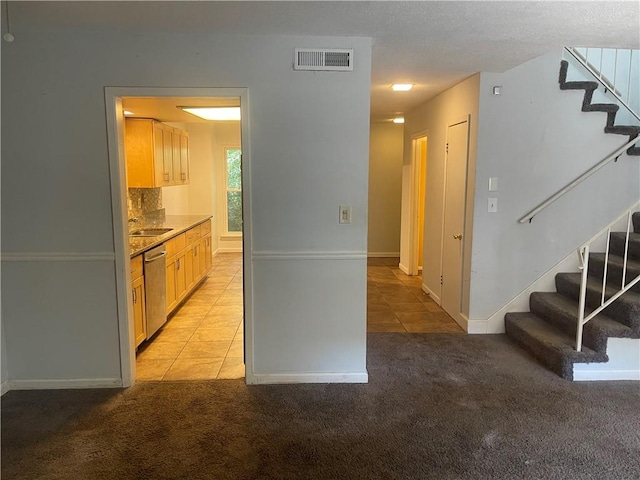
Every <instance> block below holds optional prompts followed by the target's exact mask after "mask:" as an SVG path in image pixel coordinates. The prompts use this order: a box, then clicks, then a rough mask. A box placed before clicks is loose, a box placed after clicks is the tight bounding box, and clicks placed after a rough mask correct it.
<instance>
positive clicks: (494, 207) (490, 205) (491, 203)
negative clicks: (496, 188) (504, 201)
mask: <svg viewBox="0 0 640 480" xmlns="http://www.w3.org/2000/svg"><path fill="white" fill-rule="evenodd" d="M497 211H498V199H497V198H489V199H488V202H487V212H489V213H497Z"/></svg>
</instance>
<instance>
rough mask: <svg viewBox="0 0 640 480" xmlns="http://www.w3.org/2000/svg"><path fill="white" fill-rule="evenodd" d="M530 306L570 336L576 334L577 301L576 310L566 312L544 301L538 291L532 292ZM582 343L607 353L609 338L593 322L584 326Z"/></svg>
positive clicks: (533, 310)
mask: <svg viewBox="0 0 640 480" xmlns="http://www.w3.org/2000/svg"><path fill="white" fill-rule="evenodd" d="M529 308H530V310H531V312H533V313H535V314H536V315H538V316H539V317H540V318H543V319H544V320H546V321H547V322H548V323H550V324H551V325H553V326H555V327H556V328H557V329H558V330H560V331H562V332H564V333H566V334H567V335H570V336H575V335H576V331H577V326H578V304H577V303H576V309H575V312H571V313H569V312H566V311H564V310H560V309H558V308H556V307H555V305H552V304H549V303H547V302H545V301H544V298H542V297H541V296H539V295H536V293H533V294H531V297H530V299H529ZM582 343H583V344H584V345H586V346H587V347H589V348H591V349H592V350H595V351H597V352H602V353H606V350H607V339H606V337H602V335H600V334H599V332H597V331H596V330H595V329H594V328H593V324H587V325H585V327H584V331H583V335H582Z"/></svg>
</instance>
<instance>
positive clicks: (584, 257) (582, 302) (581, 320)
mask: <svg viewBox="0 0 640 480" xmlns="http://www.w3.org/2000/svg"><path fill="white" fill-rule="evenodd" d="M631 214H632V210H629V212H628V213H627V232H626V236H625V246H624V260H623V265H622V284H621V286H620V289H618V291H617V292H615V293H614V294H613V295H611V296H610V297H609V298H608V299H607V300H606V301H605V298H606V288H607V265H608V263H609V240H610V238H611V227H609V228H608V229H607V246H606V251H605V260H604V273H603V275H602V296H601V298H600V306H599V307H597V308H596V309H594V310H593V311H592V312H591V313H589V315H586V316H585V310H586V303H587V278H588V270H589V252H590V245H591V243H593V241H595V240H593V241H592V242H590V243H588V244H586V245H583V246H582V247H580V248H578V257H579V258H580V266H579V268H580V269H582V275H581V279H580V297H579V300H578V323H577V328H576V350H577V351H578V352H580V351H582V337H583V331H584V326H585V325H586V324H587V322H589V320H592V319H593V318H594V317H595V316H596V315H598V314H599V313H600V312H602V311H603V310H604V309H605V308H607V307H608V306H609V305H611V304H612V303H613V302H615V301H616V300H617V299H618V298H620V296H621V295H623V294H624V293H625V292H627V291H628V290H630V289H631V288H632V287H633V286H634V285H636V284H637V283H638V282H640V275H638V276H637V277H636V278H634V279H633V280H631V281H630V282H629V283H626V278H627V259H628V255H629V238H630V235H631Z"/></svg>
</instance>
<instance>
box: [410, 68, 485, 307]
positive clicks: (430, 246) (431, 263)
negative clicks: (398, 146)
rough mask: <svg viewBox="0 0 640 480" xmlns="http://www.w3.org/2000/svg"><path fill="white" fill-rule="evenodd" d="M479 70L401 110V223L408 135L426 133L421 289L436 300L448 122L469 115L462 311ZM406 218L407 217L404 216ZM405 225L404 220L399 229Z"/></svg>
mask: <svg viewBox="0 0 640 480" xmlns="http://www.w3.org/2000/svg"><path fill="white" fill-rule="evenodd" d="M479 86H480V75H479V74H476V75H473V76H471V77H469V78H467V79H466V80H464V81H462V82H460V83H458V84H457V85H454V86H453V87H451V88H450V89H448V90H446V91H444V92H442V93H441V94H439V95H438V96H436V97H434V98H433V99H431V100H429V101H427V102H425V103H423V104H422V105H420V106H419V107H417V108H415V109H413V110H411V111H410V112H409V113H408V114H406V115H405V124H404V161H403V177H402V178H403V183H402V192H403V199H402V202H403V203H402V212H403V222H405V218H406V212H408V211H409V208H410V207H409V202H410V200H411V199H410V197H409V195H408V193H407V192H408V191H410V185H409V182H410V179H411V174H410V172H411V155H412V147H411V143H412V137H414V136H415V135H417V134H426V135H427V182H426V191H425V206H424V247H423V262H422V263H423V270H422V283H423V288H425V289H426V290H427V291H429V292H431V293H432V294H433V295H434V296H435V297H437V299H439V298H440V295H441V286H440V275H441V255H442V253H441V252H442V222H443V204H444V178H445V177H444V173H445V160H446V158H445V144H446V138H447V126H448V125H450V124H451V123H452V122H456V121H459V120H461V119H463V118H467V117H470V125H469V159H468V160H469V164H468V169H467V171H468V182H467V184H468V188H467V206H466V213H465V215H466V216H465V252H464V264H463V282H464V284H463V295H462V314H463V315H465V316H467V314H468V294H467V292H468V278H469V275H470V258H471V257H470V249H471V244H472V238H471V236H470V232H471V231H472V218H473V186H474V170H475V162H476V145H477V132H478V92H479ZM406 221H407V222H408V219H407V220H406ZM407 228H408V224H406V225H405V223H403V230H402V231H403V234H404V232H406V231H407ZM408 255H409V252H408V239H407V240H406V241H405V240H404V239H403V243H402V246H401V257H400V262H401V263H402V262H403V259H404V258H408Z"/></svg>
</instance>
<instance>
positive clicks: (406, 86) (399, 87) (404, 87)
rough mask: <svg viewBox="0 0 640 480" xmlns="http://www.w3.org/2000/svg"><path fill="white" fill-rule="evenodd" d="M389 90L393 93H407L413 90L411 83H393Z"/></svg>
mask: <svg viewBox="0 0 640 480" xmlns="http://www.w3.org/2000/svg"><path fill="white" fill-rule="evenodd" d="M391 88H392V89H393V91H394V92H408V91H409V90H411V89H412V88H413V83H394V84H393V85H391Z"/></svg>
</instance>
